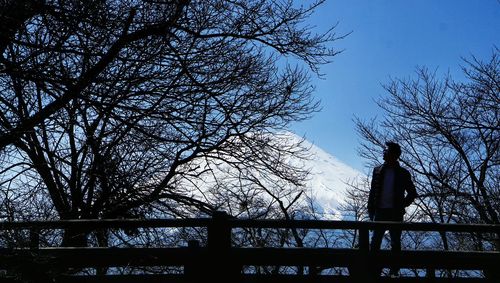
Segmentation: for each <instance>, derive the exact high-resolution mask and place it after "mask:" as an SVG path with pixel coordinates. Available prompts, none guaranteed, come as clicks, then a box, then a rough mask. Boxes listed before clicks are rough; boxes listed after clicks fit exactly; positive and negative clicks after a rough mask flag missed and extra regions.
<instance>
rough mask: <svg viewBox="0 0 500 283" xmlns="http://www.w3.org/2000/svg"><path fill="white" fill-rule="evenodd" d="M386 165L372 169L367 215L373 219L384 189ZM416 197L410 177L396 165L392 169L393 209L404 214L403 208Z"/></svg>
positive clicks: (406, 171) (408, 173) (403, 169)
mask: <svg viewBox="0 0 500 283" xmlns="http://www.w3.org/2000/svg"><path fill="white" fill-rule="evenodd" d="M386 168H387V165H385V164H383V165H380V166H377V167H375V168H374V169H373V173H372V181H371V188H370V195H369V197H368V215H369V216H370V219H373V215H374V214H375V210H376V209H377V207H378V203H379V201H380V195H381V192H382V188H383V187H384V184H383V183H384V172H385V170H386ZM416 197H417V191H416V190H415V185H414V184H413V182H412V180H411V175H410V172H408V170H406V169H405V168H403V167H401V166H399V164H398V165H396V167H395V168H394V208H395V209H396V211H400V212H401V215H403V214H404V213H405V208H406V207H407V206H409V205H410V204H411V203H412V202H413V201H414V200H415V198H416Z"/></svg>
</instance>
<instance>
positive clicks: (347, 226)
mask: <svg viewBox="0 0 500 283" xmlns="http://www.w3.org/2000/svg"><path fill="white" fill-rule="evenodd" d="M211 221H212V218H189V219H89V220H83V219H82V220H59V221H23V222H0V230H13V229H33V228H37V229H67V228H79V229H88V230H94V229H104V228H141V227H142V228H170V227H172V228H175V227H207V226H208V225H210V223H212V222H211ZM227 222H228V225H229V227H231V228H276V229H279V228H298V229H331V230H358V229H368V230H374V229H388V228H394V229H401V230H403V231H435V232H471V233H472V232H474V233H476V232H482V233H497V234H500V225H494V224H441V223H420V222H382V221H379V222H375V221H336V220H278V219H266V220H251V219H231V218H229V219H228V220H227Z"/></svg>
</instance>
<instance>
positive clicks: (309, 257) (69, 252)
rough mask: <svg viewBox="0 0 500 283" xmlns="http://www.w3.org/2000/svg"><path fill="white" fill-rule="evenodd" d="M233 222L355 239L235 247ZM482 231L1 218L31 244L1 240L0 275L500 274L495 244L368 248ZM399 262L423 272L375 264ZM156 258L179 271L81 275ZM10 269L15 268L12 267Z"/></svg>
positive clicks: (485, 229) (28, 278) (239, 278)
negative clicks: (88, 236)
mask: <svg viewBox="0 0 500 283" xmlns="http://www.w3.org/2000/svg"><path fill="white" fill-rule="evenodd" d="M165 227H174V228H175V227H206V228H207V237H208V238H207V244H206V245H203V246H202V245H200V243H199V242H197V241H190V242H189V243H188V244H187V246H182V247H168V248H163V247H161V248H160V247H147V248H144V247H142V248H139V247H126V248H103V247H39V240H40V239H39V233H40V231H42V230H51V229H80V230H85V231H91V230H97V229H110V228H124V229H132V228H165ZM235 228H271V229H273V228H277V229H283V228H285V229H286V228H290V229H327V230H355V231H357V233H358V235H359V246H358V248H355V249H345V248H306V247H303V248H269V247H248V248H241V247H233V246H232V244H231V242H232V239H231V232H232V230H233V229H235ZM389 228H396V229H401V230H403V231H435V232H441V233H443V232H446V233H448V232H449V233H455V232H466V233H485V234H488V235H490V236H491V235H492V236H493V237H496V238H497V241H498V237H499V235H500V225H479V224H478V225H476V224H431V223H393V222H355V221H320V220H291V221H284V220H243V219H232V218H229V217H227V215H225V214H224V213H216V214H215V215H214V217H213V218H198V219H151V220H72V221H49V222H44V221H41V222H0V231H7V230H10V231H14V230H18V231H19V230H29V231H30V241H29V242H30V244H29V246H28V247H24V248H19V247H10V248H0V272H1V270H3V275H2V274H0V282H23V281H21V280H24V282H68V283H69V282H252V283H258V282H283V283H286V282H290V283H291V282H491V283H493V282H495V283H498V282H500V253H499V252H498V251H443V250H403V251H401V252H399V253H393V252H391V251H388V250H381V251H370V250H369V231H370V230H374V229H389ZM395 263H397V265H398V266H400V267H402V268H414V269H421V270H426V274H425V276H422V277H416V276H415V277H403V278H397V279H393V278H389V277H379V276H378V274H375V273H374V272H373V271H374V270H380V269H381V268H384V267H389V266H391V265H393V264H395ZM131 266H137V267H139V266H141V267H147V266H155V267H182V270H183V272H181V273H180V274H149V275H147V274H127V275H118V274H101V275H83V274H82V273H81V272H80V273H78V272H73V273H71V272H68V271H78V270H80V271H81V270H84V269H88V268H92V269H96V270H97V269H99V268H109V267H131ZM244 266H297V267H302V269H303V270H306V272H304V273H302V274H291V273H290V274H255V273H253V274H245V273H243V272H242V267H244ZM333 267H345V268H347V269H348V270H349V274H348V275H323V274H321V272H318V271H319V270H322V269H325V268H333ZM438 269H440V270H441V269H442V270H478V271H482V272H484V274H486V276H477V277H463V278H437V277H435V273H434V270H438ZM12 270H14V271H15V272H13V271H12Z"/></svg>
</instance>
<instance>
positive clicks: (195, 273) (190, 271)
mask: <svg viewBox="0 0 500 283" xmlns="http://www.w3.org/2000/svg"><path fill="white" fill-rule="evenodd" d="M188 249H189V250H190V251H191V252H194V251H195V250H199V249H200V242H199V241H197V240H191V241H188ZM195 254H198V255H199V253H195ZM203 272H204V270H203V266H202V262H201V261H200V259H199V258H195V257H193V260H192V261H191V262H190V263H189V264H186V265H185V266H184V275H185V276H186V278H188V279H189V280H191V281H192V282H197V281H198V279H199V278H200V275H201V274H202V273H203Z"/></svg>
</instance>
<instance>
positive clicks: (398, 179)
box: [368, 142, 417, 276]
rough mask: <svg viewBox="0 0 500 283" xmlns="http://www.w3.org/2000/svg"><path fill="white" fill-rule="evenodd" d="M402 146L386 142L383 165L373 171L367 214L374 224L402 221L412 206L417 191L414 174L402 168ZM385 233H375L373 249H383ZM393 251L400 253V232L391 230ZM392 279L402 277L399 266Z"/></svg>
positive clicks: (377, 230) (392, 271) (392, 269)
mask: <svg viewBox="0 0 500 283" xmlns="http://www.w3.org/2000/svg"><path fill="white" fill-rule="evenodd" d="M400 155H401V147H400V146H399V145H398V144H397V143H394V142H387V143H386V148H385V149H384V164H382V165H380V166H377V167H375V168H374V169H373V174H372V180H371V188H370V196H369V198H368V215H369V217H370V220H374V221H398V222H401V221H403V216H404V214H405V208H406V207H407V206H409V205H410V204H411V203H412V202H413V200H414V199H415V197H416V196H417V192H416V191H415V186H414V185H413V182H412V180H411V175H410V173H409V172H408V170H406V169H405V168H403V167H401V166H400V165H399V162H398V159H399V156H400ZM384 233H385V230H382V229H376V230H375V231H374V232H373V235H372V239H371V244H370V249H371V250H373V251H378V250H380V244H381V243H382V238H383V237H384ZM389 233H390V236H391V248H392V251H393V252H399V251H401V230H400V229H389ZM390 275H391V276H399V267H396V266H392V267H391V271H390Z"/></svg>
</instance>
